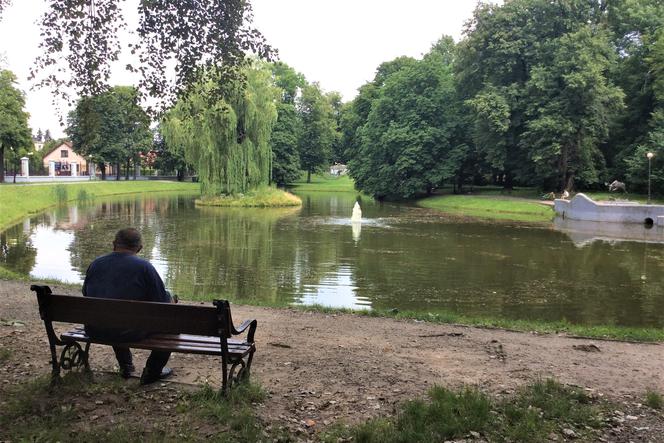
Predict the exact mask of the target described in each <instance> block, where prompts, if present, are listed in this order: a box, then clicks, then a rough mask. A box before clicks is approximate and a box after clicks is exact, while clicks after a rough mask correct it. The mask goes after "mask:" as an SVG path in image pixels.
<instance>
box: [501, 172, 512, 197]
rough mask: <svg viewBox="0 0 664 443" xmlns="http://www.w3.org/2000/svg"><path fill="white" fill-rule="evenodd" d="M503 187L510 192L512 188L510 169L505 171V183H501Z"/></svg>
mask: <svg viewBox="0 0 664 443" xmlns="http://www.w3.org/2000/svg"><path fill="white" fill-rule="evenodd" d="M503 189H504V190H506V191H508V192H512V189H514V176H513V175H512V173H511V172H510V171H506V172H505V184H504V185H503Z"/></svg>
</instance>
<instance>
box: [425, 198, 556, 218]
mask: <svg viewBox="0 0 664 443" xmlns="http://www.w3.org/2000/svg"><path fill="white" fill-rule="evenodd" d="M417 205H418V206H421V207H424V208H430V209H437V210H439V211H443V212H447V213H450V214H455V215H463V216H469V217H478V218H488V219H494V220H512V221H523V222H548V221H551V219H552V218H553V216H554V213H553V210H552V209H551V208H550V207H548V206H545V205H542V204H540V203H537V202H534V201H528V200H525V199H523V200H521V199H519V198H509V197H507V198H506V197H502V196H500V197H499V196H492V195H439V196H435V197H429V198H425V199H422V200H419V201H418V202H417Z"/></svg>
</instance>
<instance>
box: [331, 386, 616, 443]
mask: <svg viewBox="0 0 664 443" xmlns="http://www.w3.org/2000/svg"><path fill="white" fill-rule="evenodd" d="M602 406H604V409H606V406H607V405H601V404H600V403H597V404H594V403H593V401H592V400H591V399H590V398H589V397H588V396H587V395H586V394H585V393H584V392H583V390H581V389H578V388H570V387H566V386H563V385H561V384H560V383H557V382H556V381H554V380H546V381H538V382H535V383H533V384H531V385H528V386H525V387H524V388H522V389H520V390H519V391H518V392H517V393H516V395H514V396H511V397H509V398H503V399H499V400H497V399H494V398H492V397H489V396H488V395H486V394H485V393H483V392H481V391H479V390H478V389H476V388H469V387H467V388H465V389H462V390H458V391H451V390H449V389H446V388H443V387H433V388H432V389H431V390H430V391H429V394H428V399H426V400H413V401H410V402H407V403H405V404H404V405H402V406H401V408H400V409H399V411H398V412H397V415H396V416H395V417H390V418H381V419H375V420H370V421H368V422H367V423H364V424H362V425H359V426H355V427H352V428H350V429H343V428H340V429H339V430H336V431H331V432H329V433H327V435H325V436H324V438H323V441H325V442H330V443H332V442H337V441H357V442H363V443H392V442H394V443H398V442H442V441H448V440H452V439H454V440H456V439H459V438H465V437H468V436H471V439H472V440H476V439H480V438H482V441H486V440H488V441H518V442H541V441H554V440H563V441H564V440H565V439H566V438H570V437H572V436H573V438H575V439H576V438H580V439H582V440H585V439H590V438H592V437H593V436H595V435H596V434H597V430H599V429H600V428H601V427H602V425H603V423H602V419H603V412H602ZM553 436H555V438H552V437H553ZM464 441H465V440H464Z"/></svg>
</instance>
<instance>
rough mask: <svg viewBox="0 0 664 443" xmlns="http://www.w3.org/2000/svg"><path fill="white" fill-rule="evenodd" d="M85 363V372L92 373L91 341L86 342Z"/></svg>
mask: <svg viewBox="0 0 664 443" xmlns="http://www.w3.org/2000/svg"><path fill="white" fill-rule="evenodd" d="M83 358H84V360H83V363H84V365H85V369H84V371H85V373H86V374H88V375H92V370H90V343H86V344H85V350H84V351H83Z"/></svg>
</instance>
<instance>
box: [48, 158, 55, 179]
mask: <svg viewBox="0 0 664 443" xmlns="http://www.w3.org/2000/svg"><path fill="white" fill-rule="evenodd" d="M48 176H49V177H55V160H50V161H49V162H48Z"/></svg>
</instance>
